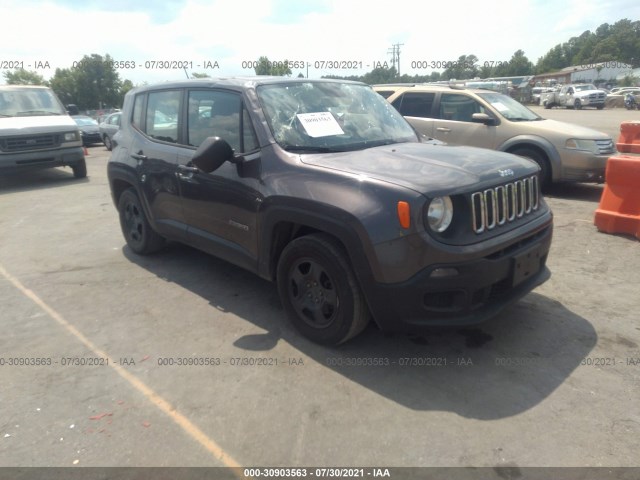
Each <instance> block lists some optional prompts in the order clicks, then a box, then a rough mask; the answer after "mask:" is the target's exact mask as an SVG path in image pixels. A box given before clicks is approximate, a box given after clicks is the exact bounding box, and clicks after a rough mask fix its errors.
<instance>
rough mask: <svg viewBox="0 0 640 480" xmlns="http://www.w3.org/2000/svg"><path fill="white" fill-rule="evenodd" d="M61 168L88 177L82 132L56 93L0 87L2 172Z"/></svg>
mask: <svg viewBox="0 0 640 480" xmlns="http://www.w3.org/2000/svg"><path fill="white" fill-rule="evenodd" d="M61 166H67V167H71V169H72V170H73V175H74V176H75V177H76V178H82V177H86V176H87V165H86V163H85V158H84V152H83V150H82V141H81V139H80V131H79V130H78V126H77V125H76V123H75V122H74V121H73V120H72V119H71V117H70V116H69V115H68V114H67V110H66V109H65V107H64V105H63V104H62V103H61V102H60V100H59V99H58V97H57V96H56V94H55V93H54V92H53V90H51V89H50V88H47V87H36V86H26V85H0V172H4V171H7V170H31V169H39V168H52V167H61Z"/></svg>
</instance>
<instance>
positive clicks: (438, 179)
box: [300, 143, 538, 195]
mask: <svg viewBox="0 0 640 480" xmlns="http://www.w3.org/2000/svg"><path fill="white" fill-rule="evenodd" d="M300 158H301V161H302V162H303V163H305V164H307V165H314V166H317V167H324V168H330V169H334V170H340V171H343V172H347V173H351V174H354V175H360V176H364V177H369V178H372V179H375V180H380V181H384V182H390V183H393V184H396V185H399V186H402V187H405V188H409V189H412V190H415V191H418V192H420V193H427V194H435V195H437V194H440V193H443V194H444V193H447V194H454V193H458V192H463V191H468V190H469V189H470V188H471V187H472V186H473V188H474V189H476V188H483V187H484V186H486V185H495V184H498V183H503V182H506V181H508V180H509V179H513V178H519V177H523V176H526V175H532V174H534V173H536V172H537V171H538V166H537V165H536V164H535V163H534V162H532V161H530V160H527V159H525V158H521V157H518V156H516V155H511V154H509V153H502V152H497V151H494V150H487V149H484V148H474V147H463V146H449V145H429V144H424V143H398V144H393V145H385V146H381V147H374V148H369V149H366V150H359V151H355V152H340V153H322V154H305V155H301V157H300Z"/></svg>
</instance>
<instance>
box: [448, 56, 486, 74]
mask: <svg viewBox="0 0 640 480" xmlns="http://www.w3.org/2000/svg"><path fill="white" fill-rule="evenodd" d="M479 72H480V70H479V68H478V57H476V56H475V55H460V57H459V58H458V60H457V61H456V62H453V65H452V66H450V67H449V68H447V69H446V70H445V71H444V72H442V75H441V78H442V79H443V80H452V79H456V80H467V79H470V78H475V77H477V76H478V73H479Z"/></svg>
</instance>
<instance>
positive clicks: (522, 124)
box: [374, 85, 616, 186]
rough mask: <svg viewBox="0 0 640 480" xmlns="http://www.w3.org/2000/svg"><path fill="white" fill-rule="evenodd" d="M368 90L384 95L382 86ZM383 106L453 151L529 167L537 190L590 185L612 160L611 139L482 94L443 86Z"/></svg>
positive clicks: (406, 92) (407, 90)
mask: <svg viewBox="0 0 640 480" xmlns="http://www.w3.org/2000/svg"><path fill="white" fill-rule="evenodd" d="M374 89H375V90H376V91H377V90H378V89H387V87H385V86H384V85H379V86H375V87H374ZM387 100H388V101H389V102H391V104H392V105H393V106H394V107H395V108H396V109H397V110H398V111H399V112H400V113H401V114H402V115H404V116H405V117H406V119H407V120H408V121H409V123H411V125H413V127H414V128H415V129H416V130H418V132H420V133H422V134H424V135H426V136H429V137H434V138H436V139H438V140H442V141H444V142H446V143H449V144H453V145H470V146H475V147H483V148H490V149H493V150H499V151H503V152H509V153H513V154H516V155H520V156H523V157H527V158H529V159H531V160H533V161H535V162H536V163H537V164H538V165H539V166H540V169H541V173H540V179H541V183H542V185H543V186H547V185H549V184H550V183H551V182H564V181H578V182H595V181H600V180H602V179H603V178H604V173H605V166H606V162H607V159H608V158H609V157H610V156H611V155H613V154H615V153H616V152H615V148H614V143H613V140H612V139H611V137H609V136H608V135H606V134H604V133H600V132H597V131H595V130H592V129H589V128H585V127H581V126H578V125H573V124H570V123H565V122H558V121H555V120H547V119H544V118H542V117H540V116H539V115H538V114H536V113H534V112H533V111H531V110H530V109H528V108H527V107H525V106H524V105H522V104H521V103H519V102H517V101H516V100H514V99H512V98H510V97H508V96H506V95H503V94H500V93H497V92H491V91H486V90H478V89H466V88H461V87H457V86H456V87H454V88H452V87H450V86H446V85H442V86H435V85H416V86H414V87H396V88H395V91H394V93H393V95H391V96H389V97H388V98H387Z"/></svg>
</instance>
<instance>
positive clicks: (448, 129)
mask: <svg viewBox="0 0 640 480" xmlns="http://www.w3.org/2000/svg"><path fill="white" fill-rule="evenodd" d="M436 131H438V132H444V133H448V132H450V131H451V129H450V128H445V127H438V128H436Z"/></svg>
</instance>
